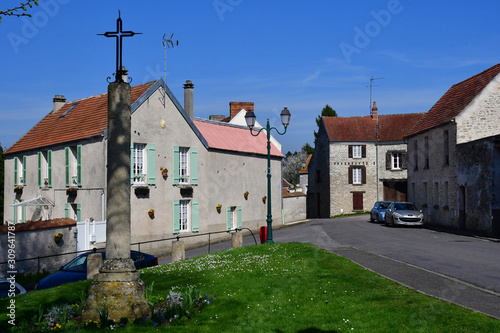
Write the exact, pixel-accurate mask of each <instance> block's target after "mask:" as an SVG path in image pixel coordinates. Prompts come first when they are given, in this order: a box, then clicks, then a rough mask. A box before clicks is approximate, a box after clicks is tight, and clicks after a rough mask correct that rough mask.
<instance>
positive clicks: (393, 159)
mask: <svg viewBox="0 0 500 333" xmlns="http://www.w3.org/2000/svg"><path fill="white" fill-rule="evenodd" d="M406 168H407V160H406V152H405V151H388V152H387V153H386V155H385V169H386V170H404V169H406Z"/></svg>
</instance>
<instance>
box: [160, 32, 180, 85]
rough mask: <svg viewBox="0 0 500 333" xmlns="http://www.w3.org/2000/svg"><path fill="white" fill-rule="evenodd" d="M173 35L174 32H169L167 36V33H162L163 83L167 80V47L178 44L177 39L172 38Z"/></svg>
mask: <svg viewBox="0 0 500 333" xmlns="http://www.w3.org/2000/svg"><path fill="white" fill-rule="evenodd" d="M173 37H174V34H173V33H171V34H170V37H167V34H164V35H163V53H164V54H163V80H164V81H165V83H166V82H167V47H168V48H170V47H172V48H173V47H174V45H175V46H177V45H179V41H178V40H174V39H172V38H173Z"/></svg>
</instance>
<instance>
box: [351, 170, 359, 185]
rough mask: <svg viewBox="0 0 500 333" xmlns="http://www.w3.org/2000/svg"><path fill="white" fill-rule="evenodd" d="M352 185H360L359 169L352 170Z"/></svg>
mask: <svg viewBox="0 0 500 333" xmlns="http://www.w3.org/2000/svg"><path fill="white" fill-rule="evenodd" d="M352 183H353V184H361V167H354V168H352Z"/></svg>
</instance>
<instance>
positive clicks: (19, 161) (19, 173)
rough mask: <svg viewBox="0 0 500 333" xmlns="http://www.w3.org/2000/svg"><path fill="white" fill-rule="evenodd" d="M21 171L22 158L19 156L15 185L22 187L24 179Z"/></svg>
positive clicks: (22, 165) (22, 167)
mask: <svg viewBox="0 0 500 333" xmlns="http://www.w3.org/2000/svg"><path fill="white" fill-rule="evenodd" d="M23 171H24V164H23V157H22V156H21V157H20V158H18V159H17V179H16V184H18V185H19V186H23V185H24V184H25V183H26V179H23Z"/></svg>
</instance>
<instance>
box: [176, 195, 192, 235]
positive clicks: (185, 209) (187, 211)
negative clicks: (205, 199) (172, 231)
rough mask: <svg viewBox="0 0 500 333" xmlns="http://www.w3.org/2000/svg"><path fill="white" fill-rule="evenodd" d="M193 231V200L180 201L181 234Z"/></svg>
mask: <svg viewBox="0 0 500 333" xmlns="http://www.w3.org/2000/svg"><path fill="white" fill-rule="evenodd" d="M190 230H191V200H179V232H189V231H190Z"/></svg>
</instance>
